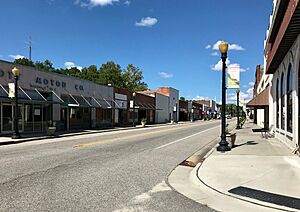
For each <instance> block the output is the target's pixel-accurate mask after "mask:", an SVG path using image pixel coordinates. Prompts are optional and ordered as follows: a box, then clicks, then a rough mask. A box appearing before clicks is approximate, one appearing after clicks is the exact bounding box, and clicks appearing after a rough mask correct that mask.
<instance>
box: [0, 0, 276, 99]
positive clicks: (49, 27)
mask: <svg viewBox="0 0 300 212" xmlns="http://www.w3.org/2000/svg"><path fill="white" fill-rule="evenodd" d="M0 5H1V8H2V10H1V13H0V23H1V26H2V30H1V33H0V59H3V60H9V61H12V60H13V57H15V56H18V55H19V56H25V57H28V47H27V45H26V41H28V39H29V37H30V36H31V37H32V41H33V52H32V59H33V60H34V61H36V60H39V61H44V60H45V59H49V60H51V61H52V62H53V63H54V66H55V67H56V68H60V67H65V65H69V66H78V67H84V66H89V65H92V64H95V65H97V66H98V67H99V66H100V65H101V64H103V63H105V62H107V61H109V60H112V61H114V62H116V63H119V64H120V65H121V66H122V67H125V66H126V65H127V64H129V63H132V64H134V65H136V66H138V67H139V68H141V69H142V70H143V72H144V76H145V81H146V82H147V83H148V85H149V87H150V88H151V89H155V88H157V87H159V86H172V87H175V88H177V89H179V90H180V95H181V96H185V97H187V98H189V99H194V98H201V97H205V98H206V97H207V98H212V99H215V98H216V99H217V101H220V95H221V86H220V85H221V72H220V71H216V70H213V69H218V66H216V64H218V62H219V60H220V56H219V55H217V53H218V51H215V50H213V47H214V44H216V43H217V42H218V41H219V40H226V41H228V42H229V43H230V44H231V49H232V50H230V51H229V52H228V56H229V61H230V63H231V64H240V66H241V68H242V69H243V71H244V72H242V73H241V90H242V92H243V94H242V95H243V96H244V97H245V98H246V99H249V98H250V97H251V95H252V94H251V88H252V82H253V81H254V74H255V66H256V64H262V65H263V48H264V47H263V42H264V39H265V34H266V30H267V27H268V24H269V22H268V20H269V16H270V14H271V10H272V0H263V1H262V0H226V1H225V0H209V1H204V0H24V1H19V0H2V1H1V3H0ZM218 54H219V53H218ZM66 62H68V63H66ZM228 93H229V98H230V93H235V91H233V90H229V91H228ZM231 97H232V96H231Z"/></svg>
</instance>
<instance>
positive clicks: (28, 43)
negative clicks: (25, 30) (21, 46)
mask: <svg viewBox="0 0 300 212" xmlns="http://www.w3.org/2000/svg"><path fill="white" fill-rule="evenodd" d="M26 44H27V45H28V47H29V57H28V59H29V61H32V60H31V51H32V39H31V36H29V41H28V42H26Z"/></svg>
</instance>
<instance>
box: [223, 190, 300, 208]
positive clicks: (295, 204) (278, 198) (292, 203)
mask: <svg viewBox="0 0 300 212" xmlns="http://www.w3.org/2000/svg"><path fill="white" fill-rule="evenodd" d="M228 192H229V193H232V194H237V195H240V196H244V197H249V198H252V199H257V200H260V201H263V202H269V203H273V204H276V205H281V206H286V207H289V208H295V209H300V199H298V198H294V197H289V196H283V195H280V194H274V193H270V192H266V191H261V190H256V189H252V188H247V187H243V186H239V187H236V188H233V189H231V190H229V191H228Z"/></svg>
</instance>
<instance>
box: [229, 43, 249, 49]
mask: <svg viewBox="0 0 300 212" xmlns="http://www.w3.org/2000/svg"><path fill="white" fill-rule="evenodd" d="M229 50H235V51H244V50H245V48H243V47H241V46H239V45H238V44H229Z"/></svg>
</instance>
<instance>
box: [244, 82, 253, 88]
mask: <svg viewBox="0 0 300 212" xmlns="http://www.w3.org/2000/svg"><path fill="white" fill-rule="evenodd" d="M254 84H255V83H254V82H249V83H248V84H247V85H243V88H253V86H254Z"/></svg>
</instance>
